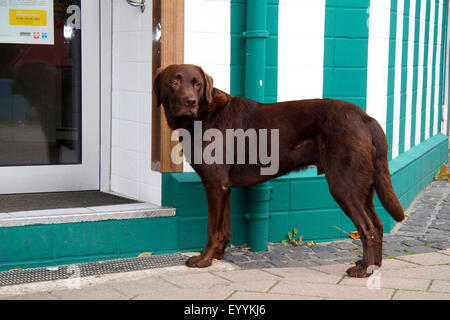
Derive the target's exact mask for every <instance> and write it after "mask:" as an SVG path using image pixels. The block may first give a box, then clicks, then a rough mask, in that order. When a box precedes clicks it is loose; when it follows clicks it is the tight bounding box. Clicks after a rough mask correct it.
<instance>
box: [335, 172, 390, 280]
mask: <svg viewBox="0 0 450 320" xmlns="http://www.w3.org/2000/svg"><path fill="white" fill-rule="evenodd" d="M342 177H346V175H345V174H342V173H341V174H340V175H339V176H337V175H334V177H333V176H330V175H329V174H327V180H328V185H329V188H330V192H331V194H332V195H333V197H334V199H335V200H336V202H337V203H338V204H339V205H340V207H341V208H342V210H343V211H344V212H345V214H346V215H347V216H348V217H349V218H350V220H351V221H352V222H353V224H354V225H355V227H356V230H357V231H358V233H359V235H360V239H361V242H362V246H363V257H362V260H360V261H358V262H357V263H356V266H354V267H352V268H350V269H348V270H347V274H348V275H349V276H351V277H358V278H363V277H368V276H370V275H371V274H372V272H373V271H374V269H373V268H374V267H375V266H381V258H382V256H381V246H382V237H383V229H382V224H381V221H380V220H379V218H378V216H377V215H376V212H375V209H374V207H373V201H372V202H371V204H369V201H368V200H367V198H368V197H369V198H370V199H371V197H373V190H372V191H371V189H373V186H371V185H367V183H364V181H363V180H361V179H357V178H356V179H352V181H349V180H347V179H345V178H344V179H342Z"/></svg>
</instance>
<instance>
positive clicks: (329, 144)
mask: <svg viewBox="0 0 450 320" xmlns="http://www.w3.org/2000/svg"><path fill="white" fill-rule="evenodd" d="M154 93H155V96H156V98H157V103H158V105H160V104H162V105H163V106H164V110H165V115H166V118H167V122H168V125H169V127H170V128H171V129H173V130H175V129H179V128H184V129H185V130H187V131H188V132H189V133H191V134H192V135H193V134H195V133H194V128H195V126H196V125H197V126H198V124H196V123H197V122H196V121H195V120H197V121H201V128H202V130H203V132H204V131H206V130H207V129H211V128H214V129H216V130H218V132H221V133H222V134H223V136H225V135H226V130H227V129H243V130H248V129H256V130H258V129H268V130H273V129H278V133H279V140H278V141H271V139H272V138H271V139H266V140H265V141H267V143H268V145H269V146H270V145H271V143H272V144H273V143H278V146H279V148H278V150H279V159H278V171H277V172H276V173H273V174H269V175H267V174H266V175H263V174H261V171H260V169H261V168H262V167H263V164H262V163H261V161H258V162H257V163H239V164H236V163H229V161H226V162H216V163H210V164H206V163H205V162H202V163H192V167H193V168H194V170H195V171H196V172H197V173H198V175H199V176H200V178H201V180H202V183H203V185H204V188H205V191H206V197H207V201H208V241H207V244H206V247H205V249H204V250H203V251H202V252H201V254H200V255H199V256H195V257H192V258H190V259H189V260H188V261H187V262H186V265H187V266H189V267H199V268H202V267H207V266H209V265H211V261H212V259H213V258H216V259H221V258H223V256H224V254H225V249H226V246H227V243H228V242H229V241H230V240H231V230H230V188H232V187H247V186H252V185H255V184H258V183H262V182H265V181H268V180H270V179H273V178H275V177H278V176H281V175H284V174H286V173H288V172H290V171H293V170H301V169H304V168H306V167H307V166H311V165H315V166H317V168H318V172H319V173H325V177H326V179H327V181H328V186H329V190H330V192H331V194H332V196H333V197H334V199H335V200H336V202H337V203H338V204H339V205H340V207H341V208H342V210H343V211H344V212H345V213H346V214H347V216H348V217H349V218H350V219H351V221H352V222H353V223H354V225H355V226H356V228H357V230H358V232H359V234H360V237H361V241H362V245H363V257H362V260H360V261H358V262H356V266H353V267H351V268H350V269H348V270H347V273H348V275H349V276H352V277H367V276H369V275H370V274H371V273H372V272H371V270H370V269H371V268H369V270H368V267H370V266H372V267H374V266H381V260H382V238H383V225H382V223H381V220H380V219H379V217H378V215H377V213H376V212H375V208H374V204H373V197H374V191H375V190H376V192H377V194H378V196H379V198H380V201H381V203H382V205H383V206H384V208H386V210H387V211H388V212H389V214H390V215H391V216H392V217H393V218H394V219H395V220H396V221H402V220H403V219H404V211H403V208H402V206H401V204H400V201H399V200H398V198H397V196H396V194H395V192H394V189H393V187H392V182H391V178H390V173H389V168H388V160H387V152H388V144H387V139H386V136H385V134H384V132H383V129H382V128H381V126H380V125H379V124H378V122H377V121H376V120H375V119H373V118H371V117H369V116H368V115H367V114H366V113H365V112H364V110H362V109H361V108H359V107H358V106H356V105H354V104H352V103H349V102H346V101H341V100H333V99H311V100H299V101H288V102H279V103H266V104H264V103H258V102H255V101H252V100H249V99H245V98H239V97H233V96H231V95H229V94H227V93H225V92H223V91H221V90H219V89H216V88H214V87H213V79H212V78H211V77H210V76H209V75H207V74H206V73H205V72H203V70H202V69H201V68H200V67H198V66H195V65H184V64H181V65H170V66H168V67H166V68H165V69H164V70H162V71H160V72H159V74H158V75H157V77H156V78H155V81H154ZM216 132H217V131H216ZM211 141H212V140H210V141H208V140H207V139H206V141H202V143H201V148H197V149H195V147H194V146H193V144H190V148H191V149H190V150H184V151H185V152H190V153H191V154H194V153H195V152H197V153H198V152H202V151H203V150H205V148H206V147H207V146H208V145H209V144H210V143H212V142H211ZM182 145H183V148H184V147H185V146H188V147H189V145H185V144H184V143H183V142H182ZM245 150H246V152H247V153H248V152H249V146H246V149H245ZM223 151H224V154H226V152H230V150H223ZM234 151H236V149H234V150H233V152H234ZM194 156H195V154H194ZM247 156H249V155H247ZM372 271H373V270H372Z"/></svg>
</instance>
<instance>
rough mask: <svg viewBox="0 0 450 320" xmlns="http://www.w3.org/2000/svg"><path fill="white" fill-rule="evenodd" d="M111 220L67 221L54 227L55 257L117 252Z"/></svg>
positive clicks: (114, 229)
mask: <svg viewBox="0 0 450 320" xmlns="http://www.w3.org/2000/svg"><path fill="white" fill-rule="evenodd" d="M116 238H117V224H116V223H114V222H113V221H96V222H84V223H67V224H61V225H58V226H55V227H54V241H55V245H54V246H55V258H63V257H79V256H89V255H103V254H114V253H117V240H114V239H116Z"/></svg>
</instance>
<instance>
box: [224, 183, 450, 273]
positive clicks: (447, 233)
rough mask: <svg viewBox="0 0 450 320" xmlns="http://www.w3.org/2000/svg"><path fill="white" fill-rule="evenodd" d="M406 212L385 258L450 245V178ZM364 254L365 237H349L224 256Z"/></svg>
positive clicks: (310, 258)
mask: <svg viewBox="0 0 450 320" xmlns="http://www.w3.org/2000/svg"><path fill="white" fill-rule="evenodd" d="M406 212H407V213H408V217H407V218H406V219H405V221H404V222H403V223H399V224H397V225H396V227H395V228H394V230H393V231H391V232H390V233H385V234H384V237H383V258H384V259H389V258H393V257H397V256H405V255H410V254H417V253H428V252H435V251H439V250H445V249H447V248H450V183H449V182H447V181H433V182H432V183H431V184H430V185H428V187H427V188H425V190H424V191H422V193H421V194H419V196H418V197H417V198H416V199H415V201H414V202H413V204H412V205H411V206H410V207H409V208H408V210H407V211H406ZM361 257H362V245H361V240H353V239H350V238H349V239H346V240H339V241H333V242H326V243H319V244H316V245H312V246H307V245H298V246H293V245H283V244H281V243H269V244H268V250H267V251H263V252H252V251H246V250H243V248H241V247H235V248H228V249H227V251H226V254H225V258H224V260H225V261H228V262H232V263H234V264H236V265H238V266H240V267H242V268H243V269H260V268H275V267H312V266H318V265H327V264H336V263H341V264H342V263H345V264H353V262H354V261H357V260H359V259H360V258H361Z"/></svg>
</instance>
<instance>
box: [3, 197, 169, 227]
mask: <svg viewBox="0 0 450 320" xmlns="http://www.w3.org/2000/svg"><path fill="white" fill-rule="evenodd" d="M170 216H175V208H172V207H161V206H158V205H155V204H153V203H150V202H138V201H135V200H132V199H127V198H123V197H119V196H116V195H113V194H109V193H103V192H100V191H76V192H57V193H40V194H19V195H0V227H19V226H28V225H36V224H61V223H77V222H88V221H102V220H122V219H141V218H153V217H170Z"/></svg>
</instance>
